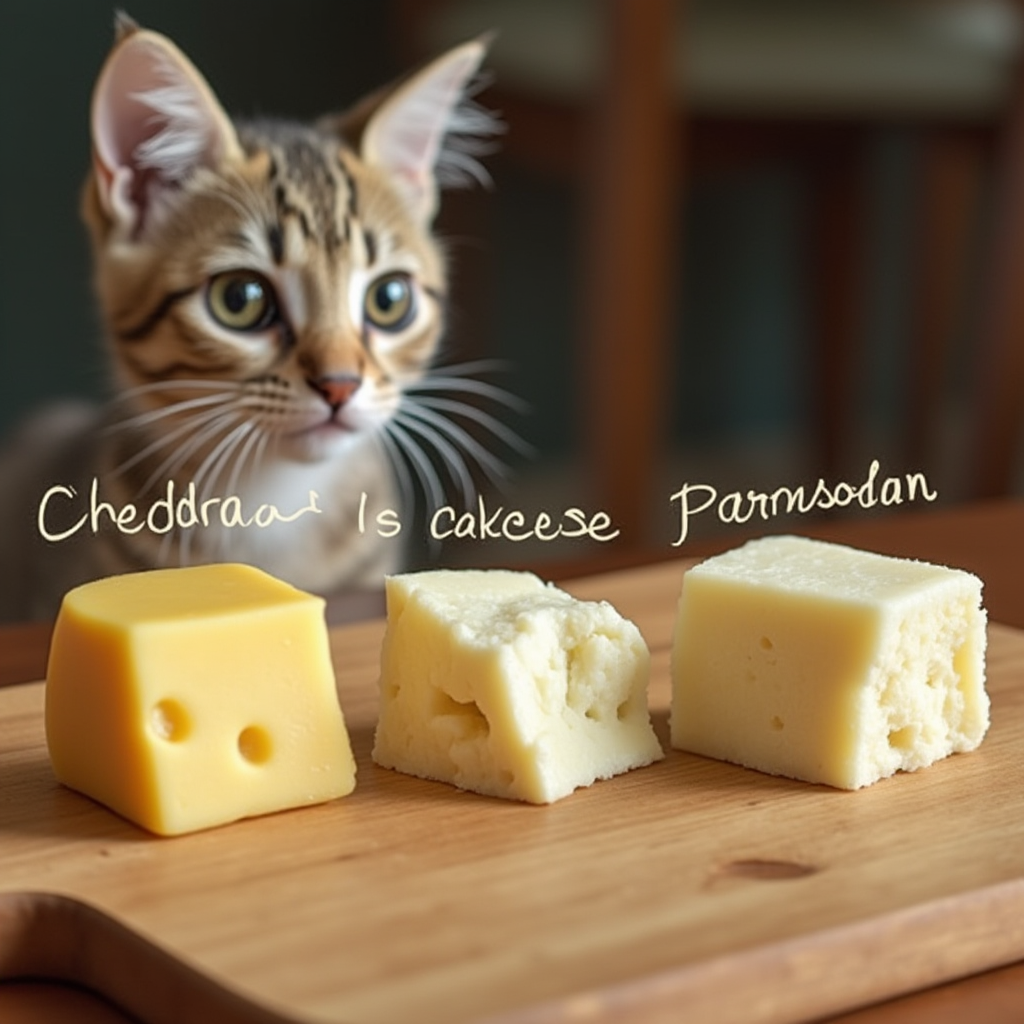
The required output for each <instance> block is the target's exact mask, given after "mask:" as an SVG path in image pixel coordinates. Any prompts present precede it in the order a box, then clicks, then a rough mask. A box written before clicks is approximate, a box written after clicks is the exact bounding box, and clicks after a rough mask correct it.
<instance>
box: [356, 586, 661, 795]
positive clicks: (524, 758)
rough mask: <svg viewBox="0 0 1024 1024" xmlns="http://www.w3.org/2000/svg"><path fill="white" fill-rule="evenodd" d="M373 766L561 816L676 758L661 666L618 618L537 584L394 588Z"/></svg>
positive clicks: (390, 596)
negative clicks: (661, 695)
mask: <svg viewBox="0 0 1024 1024" xmlns="http://www.w3.org/2000/svg"><path fill="white" fill-rule="evenodd" d="M387 620H388V621H387V632H386V635H385V639H384V646H383V651H382V660H381V680H380V701H381V703H380V717H379V720H378V725H377V733H376V740H375V744H374V749H373V758H374V760H375V761H376V762H377V763H378V764H381V765H383V766H384V767H387V768H396V769H398V770H399V771H403V772H406V773H408V774H411V775H417V776H420V777H423V778H428V779H437V780H441V781H444V782H449V783H452V784H453V785H455V786H458V787H460V788H462V789H468V790H473V791H475V792H478V793H484V794H488V795H491V796H499V797H507V798H512V799H519V800H525V801H529V802H531V803H550V802H551V801H554V800H557V799H559V798H561V797H564V796H567V795H568V794H569V793H571V792H572V791H573V790H574V789H576V788H577V787H578V786H587V785H590V784H591V783H592V782H594V781H595V780H597V779H604V778H609V777H610V776H612V775H616V774H618V773H620V772H625V771H628V770H629V769H631V768H637V767H640V766H642V765H647V764H650V763H651V762H653V761H656V760H658V759H660V758H661V757H662V756H664V755H663V752H662V750H661V746H660V744H659V743H658V740H657V737H656V736H655V735H654V731H653V729H652V727H651V723H650V717H649V715H648V709H647V681H648V675H649V655H648V651H647V646H646V644H645V643H644V641H643V638H642V637H641V635H640V631H639V630H638V629H637V627H636V626H635V625H634V624H633V623H631V622H629V621H628V620H626V619H624V618H622V616H620V615H619V614H618V612H616V611H615V609H614V608H612V607H611V605H609V604H607V603H604V602H600V603H595V602H583V601H578V600H576V599H575V598H573V597H571V596H570V595H569V594H566V593H565V592H563V591H561V590H558V589H556V588H555V587H552V586H549V585H546V584H544V583H543V582H541V580H539V579H538V578H537V577H536V576H534V575H532V574H530V573H523V572H511V571H504V570H491V571H485V570H462V571H454V570H439V571H434V572H421V573H408V574H404V575H399V576H392V577H390V578H389V579H388V580H387Z"/></svg>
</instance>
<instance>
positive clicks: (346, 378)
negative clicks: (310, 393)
mask: <svg viewBox="0 0 1024 1024" xmlns="http://www.w3.org/2000/svg"><path fill="white" fill-rule="evenodd" d="M362 382H363V379H362V377H359V376H358V375H357V374H354V373H327V374H324V375H323V376H322V377H317V378H315V379H312V380H310V382H309V386H310V387H311V388H312V389H313V390H314V391H317V392H319V393H320V394H321V395H323V397H324V400H325V401H326V402H327V404H328V405H329V406H330V407H331V408H332V409H338V408H340V407H341V406H343V405H344V404H345V403H346V402H347V401H348V400H349V399H350V398H351V397H352V396H353V395H354V394H355V393H356V392H357V391H358V390H359V385H360V384H362Z"/></svg>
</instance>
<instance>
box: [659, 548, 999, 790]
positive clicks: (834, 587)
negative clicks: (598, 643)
mask: <svg viewBox="0 0 1024 1024" xmlns="http://www.w3.org/2000/svg"><path fill="white" fill-rule="evenodd" d="M981 586H982V585H981V581H980V580H979V579H978V578H977V577H975V576H973V575H971V574H970V573H967V572H962V571H960V570H956V569H948V568H944V567H942V566H936V565H929V564H927V563H924V562H915V561H908V560H905V559H896V558H889V557H885V556H882V555H877V554H872V553H868V552H864V551H858V550H854V549H852V548H848V547H843V546H840V545H835V544H826V543H824V542H820V541H812V540H808V539H806V538H800V537H768V538H764V539H762V540H757V541H752V542H750V543H748V544H746V545H744V546H743V547H741V548H737V549H735V550H733V551H730V552H727V553H726V554H723V555H720V556H717V557H715V558H710V559H708V560H707V561H705V562H703V563H701V564H700V565H698V566H696V567H694V568H693V569H691V570H690V571H689V572H687V573H686V574H685V576H684V580H683V588H682V594H681V596H680V601H679V611H678V619H677V622H676V630H675V636H674V640H673V650H672V686H673V693H672V716H671V733H672V745H673V746H674V747H678V748H681V749H683V750H689V751H693V752H695V753H698V754H705V755H707V756H710V757H715V758H719V759H722V760H726V761H732V762H735V763H737V764H741V765H746V766H747V767H750V768H757V769H759V770H761V771H764V772H769V773H772V774H776V775H786V776H790V777H792V778H797V779H804V780H807V781H809V782H821V783H827V784H828V785H832V786H837V787H840V788H843V789H857V788H859V787H861V786H866V785H869V784H870V783H873V782H876V781H877V780H878V779H881V778H884V777H886V776H889V775H892V774H893V773H894V772H897V771H901V770H904V771H912V770H915V769H918V768H922V767H925V766H926V765H930V764H932V763H933V762H934V761H937V760H939V759H940V758H943V757H946V756H947V755H949V754H951V753H954V752H957V751H966V750H972V749H974V748H975V747H977V746H978V744H979V743H980V742H981V740H982V737H983V736H984V735H985V732H986V730H987V728H988V711H989V702H988V697H987V695H986V693H985V685H984V684H985V640H986V635H985V622H986V616H985V611H984V609H983V608H982V606H981Z"/></svg>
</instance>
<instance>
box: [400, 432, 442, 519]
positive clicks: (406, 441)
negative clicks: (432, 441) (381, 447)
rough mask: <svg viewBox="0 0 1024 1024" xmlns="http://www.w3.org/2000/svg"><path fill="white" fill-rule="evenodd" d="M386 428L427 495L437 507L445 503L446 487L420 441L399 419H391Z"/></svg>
mask: <svg viewBox="0 0 1024 1024" xmlns="http://www.w3.org/2000/svg"><path fill="white" fill-rule="evenodd" d="M386 429H387V432H388V434H389V435H390V436H391V437H392V438H393V440H394V441H395V444H396V445H397V446H398V449H399V452H400V454H401V455H402V456H403V457H405V458H406V459H407V460H408V462H409V465H410V466H411V467H412V469H413V471H414V472H415V474H416V476H417V478H418V479H419V481H420V483H421V484H422V486H423V490H424V493H425V495H426V496H427V497H428V498H429V499H430V502H431V503H432V504H433V506H434V507H435V508H440V507H441V506H442V505H444V488H443V487H442V485H441V479H440V477H439V476H438V475H437V470H436V469H435V468H434V466H433V463H432V462H431V461H430V459H428V458H427V456H426V455H425V454H424V452H423V449H422V447H421V445H420V444H419V442H418V441H417V440H416V438H415V437H413V436H412V435H411V434H410V433H409V432H408V431H407V430H406V429H405V428H404V427H403V426H402V425H401V424H400V423H399V422H398V421H397V420H391V421H390V422H389V423H388V424H387V425H386Z"/></svg>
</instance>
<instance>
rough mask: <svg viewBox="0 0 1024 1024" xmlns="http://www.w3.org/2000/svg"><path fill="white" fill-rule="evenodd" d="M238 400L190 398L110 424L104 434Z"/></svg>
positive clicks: (223, 397) (212, 397)
mask: <svg viewBox="0 0 1024 1024" xmlns="http://www.w3.org/2000/svg"><path fill="white" fill-rule="evenodd" d="M235 400H236V396H235V395H229V394H220V395H204V396H203V397H202V398H189V399H187V400H185V401H183V402H175V403H174V404H173V405H164V406H161V407H160V408H159V409H146V410H144V411H143V412H140V413H137V414H136V415H134V416H128V417H126V418H125V419H123V420H117V421H116V422H114V423H108V424H107V425H106V426H105V427H103V430H102V433H104V434H113V433H116V432H117V431H119V430H128V429H131V428H135V427H148V426H151V425H152V424H154V423H157V422H159V421H160V420H163V419H167V417H169V416H175V415H180V414H181V413H185V412H190V411H191V410H193V409H205V408H207V407H208V406H215V405H227V404H229V403H231V402H234V401H235Z"/></svg>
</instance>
